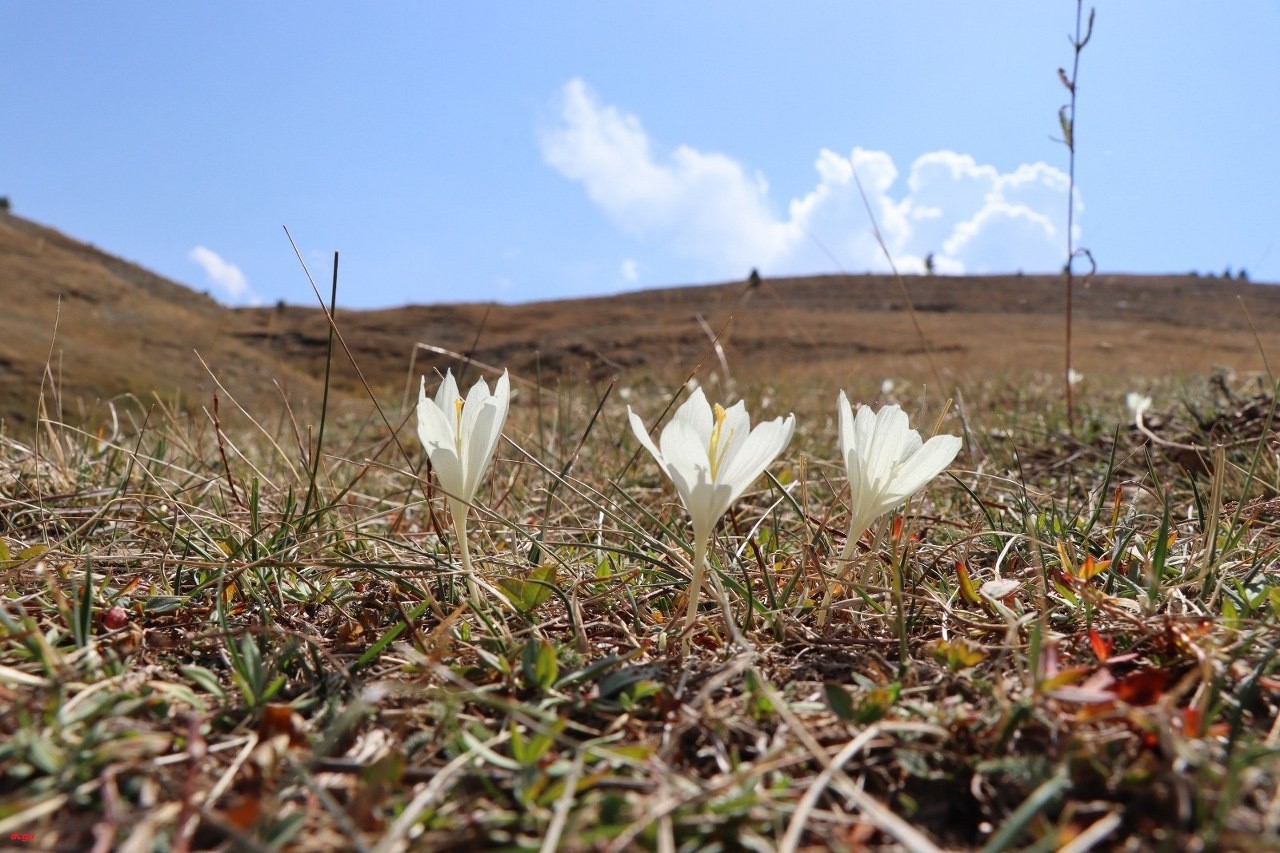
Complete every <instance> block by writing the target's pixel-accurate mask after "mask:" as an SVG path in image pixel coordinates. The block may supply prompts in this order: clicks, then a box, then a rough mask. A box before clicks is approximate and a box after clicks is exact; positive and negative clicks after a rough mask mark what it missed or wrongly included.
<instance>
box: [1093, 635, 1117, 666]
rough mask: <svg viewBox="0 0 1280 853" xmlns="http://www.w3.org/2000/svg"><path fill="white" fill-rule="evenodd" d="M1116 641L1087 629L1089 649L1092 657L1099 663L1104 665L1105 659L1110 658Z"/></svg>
mask: <svg viewBox="0 0 1280 853" xmlns="http://www.w3.org/2000/svg"><path fill="white" fill-rule="evenodd" d="M1115 645H1116V641H1115V640H1112V639H1109V638H1107V637H1104V636H1102V635H1101V634H1099V633H1098V632H1097V631H1095V630H1094V629H1093V628H1090V629H1089V648H1091V649H1093V656H1094V657H1096V658H1097V659H1098V660H1099V661H1100V662H1102V663H1106V661H1107V658H1109V657H1111V650H1112V649H1113V648H1115Z"/></svg>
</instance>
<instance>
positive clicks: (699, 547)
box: [683, 530, 711, 657]
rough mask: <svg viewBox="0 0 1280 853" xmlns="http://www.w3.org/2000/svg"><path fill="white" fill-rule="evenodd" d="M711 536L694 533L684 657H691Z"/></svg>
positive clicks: (685, 619)
mask: <svg viewBox="0 0 1280 853" xmlns="http://www.w3.org/2000/svg"><path fill="white" fill-rule="evenodd" d="M710 538H711V537H710V535H709V534H708V535H704V534H703V533H702V531H700V530H695V531H694V533H693V540H694V541H693V576H692V578H691V579H690V581H689V607H688V609H687V610H685V613H684V646H683V649H684V655H685V656H686V657H687V656H688V655H689V637H690V635H691V634H692V632H693V620H694V619H695V618H696V617H697V615H698V600H699V598H700V597H701V595H702V578H703V575H704V573H705V571H706V565H707V544H708V540H709V539H710Z"/></svg>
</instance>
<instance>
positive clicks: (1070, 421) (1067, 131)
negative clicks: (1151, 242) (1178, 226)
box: [1058, 0, 1094, 432]
mask: <svg viewBox="0 0 1280 853" xmlns="http://www.w3.org/2000/svg"><path fill="white" fill-rule="evenodd" d="M1093 13H1094V10H1093V9H1090V10H1089V28H1088V30H1087V31H1086V32H1085V34H1084V36H1083V37H1082V36H1081V34H1080V28H1081V19H1082V16H1083V14H1084V0H1076V34H1075V38H1073V39H1072V40H1071V46H1072V47H1073V48H1074V49H1075V54H1074V56H1073V58H1072V61H1071V77H1070V78H1068V77H1067V75H1066V72H1064V71H1063V70H1062V69H1061V68H1059V69H1058V76H1059V77H1060V78H1061V80H1062V84H1063V85H1064V86H1066V87H1067V91H1068V92H1070V93H1071V103H1070V105H1069V106H1068V107H1063V108H1062V109H1061V110H1059V111H1058V121H1059V123H1060V124H1061V125H1062V136H1063V140H1062V141H1063V142H1065V143H1066V146H1067V152H1068V161H1067V265H1066V268H1065V269H1064V270H1063V272H1064V273H1065V274H1066V277H1067V293H1066V306H1065V309H1064V313H1065V314H1066V342H1065V345H1064V347H1063V348H1064V350H1065V355H1066V365H1065V367H1064V368H1063V373H1062V382H1063V385H1064V387H1065V388H1066V399H1067V431H1068V432H1075V426H1076V407H1075V398H1074V394H1073V392H1072V389H1071V373H1072V370H1071V313H1072V301H1073V291H1074V289H1075V273H1074V271H1073V270H1072V263H1073V262H1074V261H1075V257H1076V247H1075V233H1074V232H1075V211H1076V81H1077V80H1078V79H1079V77H1080V52H1081V51H1083V50H1084V46H1085V45H1086V44H1088V43H1089V38H1090V36H1092V35H1093ZM1068 109H1069V110H1070V114H1068V113H1067V110H1068Z"/></svg>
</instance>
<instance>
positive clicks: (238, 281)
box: [187, 246, 262, 305]
mask: <svg viewBox="0 0 1280 853" xmlns="http://www.w3.org/2000/svg"><path fill="white" fill-rule="evenodd" d="M187 257H188V258H190V259H191V260H193V261H195V262H196V263H197V264H199V265H200V266H201V268H202V269H203V270H204V274H205V276H206V277H207V278H208V279H209V282H210V283H211V284H213V286H214V287H215V288H216V289H217V291H218V292H219V294H220V295H221V296H223V297H225V298H226V299H227V301H229V302H232V303H237V304H241V305H261V304H262V298H261V297H260V296H258V294H256V293H254V291H253V288H252V287H250V286H249V280H248V279H246V278H245V277H244V273H243V272H241V271H240V268H239V267H238V266H236V265H235V264H233V263H231V262H229V261H227V260H224V259H223V258H222V256H221V255H219V254H218V253H217V252H215V251H213V250H212V249H206V248H205V247H204V246H196V247H195V248H194V249H192V250H191V251H190V252H188V253H187Z"/></svg>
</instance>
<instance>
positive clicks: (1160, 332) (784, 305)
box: [239, 275, 1280, 390]
mask: <svg viewBox="0 0 1280 853" xmlns="http://www.w3.org/2000/svg"><path fill="white" fill-rule="evenodd" d="M903 285H905V287H906V288H907V289H908V293H909V296H910V299H911V303H912V305H913V306H914V309H915V318H916V320H918V322H919V325H920V331H919V332H918V331H917V329H916V326H915V323H914V322H913V319H912V314H911V313H910V312H909V311H908V310H906V298H905V297H904V295H903ZM1062 310H1063V279H1062V278H1061V277H1060V276H981V277H979V276H973V277H915V276H912V277H907V278H905V279H904V280H903V284H902V285H900V284H899V283H898V282H896V281H895V280H894V279H892V278H891V277H887V276H874V275H868V276H846V275H839V276H834V275H833V276H813V277H806V278H795V279H766V280H764V281H761V282H760V283H759V284H758V286H756V287H751V286H750V285H748V284H746V283H744V282H735V283H728V284H719V285H709V286H702V287H678V288H669V289H663V290H650V291H642V292H636V293H625V294H619V295H615V296H607V297H599V298H594V299H578V300H564V301H554V302H539V303H532V304H525V305H497V304H459V305H436V306H406V307H402V308H395V309H386V310H379V311H363V312H346V313H343V314H341V315H340V316H339V325H340V326H341V328H342V329H343V334H344V337H345V339H346V340H347V342H348V343H349V345H350V346H351V348H352V350H353V352H354V354H355V356H356V359H357V361H358V362H359V364H360V365H361V368H362V370H363V371H364V373H365V375H366V376H367V377H368V376H377V377H386V378H387V379H388V380H389V387H391V388H399V389H401V390H403V388H404V387H405V383H406V381H407V380H409V379H410V376H409V366H410V360H411V358H413V359H414V360H415V362H416V363H415V364H414V371H413V373H414V375H416V374H418V373H423V372H427V371H429V369H430V368H432V367H436V368H438V369H440V370H443V369H444V367H445V366H446V365H449V364H454V363H456V361H457V359H456V358H454V357H452V356H449V355H447V354H442V353H441V352H439V350H445V351H448V352H452V353H466V354H470V355H471V356H473V357H474V358H475V359H477V360H478V361H480V362H483V363H486V364H490V365H497V366H507V367H510V368H511V369H512V371H514V372H517V373H519V374H521V375H522V376H524V377H526V378H528V377H532V376H533V375H535V372H538V371H540V372H541V375H542V376H543V377H547V376H552V377H554V376H563V375H566V374H571V375H572V376H574V377H586V378H590V379H593V380H597V381H598V380H603V379H606V378H609V377H612V376H614V375H617V374H625V373H628V372H632V373H634V372H637V371H639V372H647V373H649V374H656V375H658V376H664V377H666V378H668V379H670V378H672V377H674V376H678V375H682V374H683V373H684V372H686V371H688V370H689V369H691V368H692V367H693V366H694V365H696V364H697V363H698V362H699V360H700V359H702V358H704V356H706V357H707V361H706V366H707V369H716V368H718V366H719V362H718V358H717V357H716V356H715V355H710V356H707V353H708V345H709V343H710V336H709V334H708V330H715V331H716V332H719V331H720V330H722V329H725V330H726V331H725V333H724V336H723V338H722V343H723V348H724V355H725V360H726V362H727V364H728V366H729V369H730V370H731V371H732V372H733V373H734V375H736V376H739V377H745V376H757V377H758V376H765V375H768V376H786V375H796V376H800V377H804V376H811V377H815V378H816V377H821V378H823V379H826V380H831V381H839V382H855V381H858V380H865V381H872V382H875V383H878V382H879V381H880V380H881V379H883V378H885V377H893V378H895V379H898V380H906V381H930V382H931V381H933V375H934V367H933V365H936V367H937V371H938V372H939V373H940V374H942V377H943V380H944V381H945V382H947V383H950V382H952V381H957V380H964V379H966V378H970V379H978V378H984V377H989V376H992V375H1000V374H1004V375H1008V376H1009V377H1010V378H1016V377H1019V376H1025V375H1027V374H1029V373H1034V372H1052V373H1058V372H1060V371H1061V370H1062V367H1063V350H1062V346H1063V334H1064V330H1063V315H1062ZM1246 311H1247V313H1246ZM239 313H240V314H241V316H242V317H243V318H244V320H245V321H246V324H247V326H248V327H249V330H248V331H246V332H243V333H242V334H243V335H245V336H246V337H247V338H248V339H251V340H254V341H255V342H257V343H259V344H261V345H263V346H267V347H270V348H271V349H272V351H273V352H276V353H278V354H279V355H280V357H281V358H282V359H283V360H285V361H288V362H290V363H294V364H299V365H304V366H305V365H311V367H310V369H312V370H316V369H318V368H319V366H320V365H321V364H322V359H321V354H322V352H323V349H324V346H325V340H326V338H325V335H326V326H325V321H324V317H323V316H322V315H321V314H320V313H319V312H317V311H315V310H313V309H304V308H294V307H287V308H284V309H281V310H274V309H242V310H240V312H239ZM1250 320H1252V322H1253V324H1254V326H1256V327H1257V329H1258V333H1259V338H1258V339H1255V338H1254V336H1253V333H1252V331H1251V330H1250V325H1249V323H1250ZM921 332H922V333H923V334H921ZM922 339H923V341H924V342H927V347H926V344H925V343H922ZM1074 339H1075V344H1074V352H1075V359H1074V363H1075V365H1076V369H1077V370H1079V371H1080V372H1082V373H1084V374H1086V375H1088V376H1096V377H1099V378H1103V377H1106V378H1111V379H1122V378H1128V377H1135V376H1165V375H1175V374H1179V375H1189V374H1207V373H1210V372H1212V371H1214V370H1216V369H1218V368H1228V369H1231V370H1235V371H1238V372H1245V371H1261V370H1262V369H1263V368H1264V365H1263V360H1262V358H1261V356H1260V354H1259V353H1260V350H1259V341H1260V342H1261V344H1262V346H1263V348H1264V350H1265V351H1266V352H1267V353H1271V354H1276V355H1280V288H1278V287H1274V286H1270V285H1256V284H1250V283H1248V282H1243V281H1235V280H1224V279H1218V278H1199V277H1196V276H1189V275H1187V276H1135V275H1100V276H1095V277H1094V278H1093V280H1092V281H1091V282H1088V283H1087V284H1084V285H1081V284H1080V283H1077V290H1076V298H1075V313H1074ZM417 343H422V344H426V345H428V346H429V347H433V348H435V350H434V351H433V350H429V349H424V348H417V349H416V356H415V355H414V353H415V345H416V344H417ZM931 358H932V362H933V364H932V365H931V363H930V359H931ZM340 375H341V376H342V379H341V380H340V381H341V383H342V384H343V385H344V386H346V385H348V384H349V383H350V381H351V380H350V378H349V377H348V376H347V375H346V373H345V372H341V373H340Z"/></svg>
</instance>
